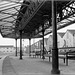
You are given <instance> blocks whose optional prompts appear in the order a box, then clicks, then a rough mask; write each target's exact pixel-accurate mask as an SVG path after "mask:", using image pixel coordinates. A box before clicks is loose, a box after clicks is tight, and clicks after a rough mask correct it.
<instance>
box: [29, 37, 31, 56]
mask: <svg viewBox="0 0 75 75" xmlns="http://www.w3.org/2000/svg"><path fill="white" fill-rule="evenodd" d="M29 56H31V38H29Z"/></svg>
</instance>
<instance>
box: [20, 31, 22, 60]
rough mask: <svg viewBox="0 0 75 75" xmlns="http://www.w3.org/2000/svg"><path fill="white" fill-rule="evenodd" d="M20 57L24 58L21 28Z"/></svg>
mask: <svg viewBox="0 0 75 75" xmlns="http://www.w3.org/2000/svg"><path fill="white" fill-rule="evenodd" d="M20 59H22V30H20Z"/></svg>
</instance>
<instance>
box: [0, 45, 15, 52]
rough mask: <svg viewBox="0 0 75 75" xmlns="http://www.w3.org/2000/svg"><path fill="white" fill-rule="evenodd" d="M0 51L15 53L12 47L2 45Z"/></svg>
mask: <svg viewBox="0 0 75 75" xmlns="http://www.w3.org/2000/svg"><path fill="white" fill-rule="evenodd" d="M0 51H1V52H3V53H13V52H15V48H14V46H12V45H2V46H0Z"/></svg>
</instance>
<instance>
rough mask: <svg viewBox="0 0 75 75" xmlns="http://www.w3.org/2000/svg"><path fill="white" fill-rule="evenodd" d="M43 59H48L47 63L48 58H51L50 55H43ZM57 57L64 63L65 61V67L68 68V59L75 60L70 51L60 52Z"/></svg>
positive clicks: (73, 53) (73, 54) (74, 52)
mask: <svg viewBox="0 0 75 75" xmlns="http://www.w3.org/2000/svg"><path fill="white" fill-rule="evenodd" d="M44 56H45V57H49V62H50V58H51V57H52V54H51V53H50V54H45V55H44ZM58 57H59V58H61V59H63V60H64V63H65V61H66V66H68V59H75V51H70V52H61V53H59V54H58Z"/></svg>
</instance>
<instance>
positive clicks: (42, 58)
mask: <svg viewBox="0 0 75 75" xmlns="http://www.w3.org/2000/svg"><path fill="white" fill-rule="evenodd" d="M42 34H43V54H42V59H43V60H44V59H45V57H44V53H45V52H44V24H43V25H42Z"/></svg>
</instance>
